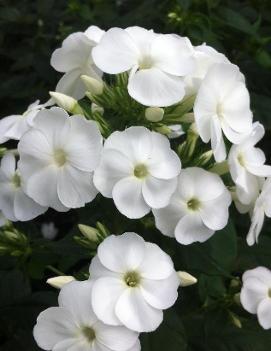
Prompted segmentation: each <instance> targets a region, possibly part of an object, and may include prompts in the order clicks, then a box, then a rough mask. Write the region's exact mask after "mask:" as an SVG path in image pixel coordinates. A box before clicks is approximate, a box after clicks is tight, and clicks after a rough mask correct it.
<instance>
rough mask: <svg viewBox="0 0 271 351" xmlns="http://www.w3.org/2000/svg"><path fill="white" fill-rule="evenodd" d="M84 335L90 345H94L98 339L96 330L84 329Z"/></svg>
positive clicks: (86, 327)
mask: <svg viewBox="0 0 271 351" xmlns="http://www.w3.org/2000/svg"><path fill="white" fill-rule="evenodd" d="M82 333H83V335H84V337H85V338H86V339H87V341H88V342H89V343H92V341H93V340H94V339H95V337H96V335H95V330H94V329H92V328H91V327H88V326H84V327H82Z"/></svg>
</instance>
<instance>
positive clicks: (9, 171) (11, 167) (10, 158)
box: [1, 152, 16, 179]
mask: <svg viewBox="0 0 271 351" xmlns="http://www.w3.org/2000/svg"><path fill="white" fill-rule="evenodd" d="M1 171H2V172H3V173H4V174H5V176H6V177H7V179H11V178H12V177H13V176H14V174H15V171H16V159H15V156H14V154H13V153H12V152H8V153H6V154H5V155H4V156H3V158H2V159H1Z"/></svg>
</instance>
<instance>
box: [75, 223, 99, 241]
mask: <svg viewBox="0 0 271 351" xmlns="http://www.w3.org/2000/svg"><path fill="white" fill-rule="evenodd" d="M78 229H79V230H80V232H81V233H82V234H83V235H84V237H86V238H87V239H89V240H90V241H94V242H97V241H98V235H99V231H98V230H97V229H96V228H93V227H90V226H88V225H85V224H78Z"/></svg>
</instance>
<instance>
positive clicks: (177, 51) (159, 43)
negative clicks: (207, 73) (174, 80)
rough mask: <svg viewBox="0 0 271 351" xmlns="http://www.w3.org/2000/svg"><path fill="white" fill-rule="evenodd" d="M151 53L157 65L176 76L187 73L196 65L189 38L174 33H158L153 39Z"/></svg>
mask: <svg viewBox="0 0 271 351" xmlns="http://www.w3.org/2000/svg"><path fill="white" fill-rule="evenodd" d="M151 54H152V57H153V58H154V65H155V67H157V68H159V69H161V70H162V71H164V72H166V73H169V74H172V75H175V76H184V75H187V74H189V73H191V72H192V71H193V69H194V67H195V61H194V58H193V57H192V54H193V48H192V45H191V43H190V41H189V39H187V38H182V37H179V36H176V35H172V34H164V35H163V34H161V35H158V36H156V38H155V39H154V40H153V43H152V46H151Z"/></svg>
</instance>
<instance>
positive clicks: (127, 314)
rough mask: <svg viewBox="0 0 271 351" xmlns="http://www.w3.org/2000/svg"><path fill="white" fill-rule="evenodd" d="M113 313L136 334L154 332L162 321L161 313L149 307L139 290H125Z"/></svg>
mask: <svg viewBox="0 0 271 351" xmlns="http://www.w3.org/2000/svg"><path fill="white" fill-rule="evenodd" d="M115 311H116V315H117V317H118V318H119V320H120V321H121V322H122V323H123V324H124V325H125V326H126V327H127V328H129V329H131V330H135V331H137V332H151V331H154V330H155V329H157V328H158V327H159V325H160V324H161V322H162V320H163V312H162V311H161V310H158V309H156V308H153V307H152V306H150V305H149V304H148V303H147V302H146V301H145V299H144V297H143V295H142V293H141V291H140V289H139V288H130V289H126V290H125V292H124V293H123V294H122V295H121V296H120V298H119V299H118V302H117V305H116V308H115Z"/></svg>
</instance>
